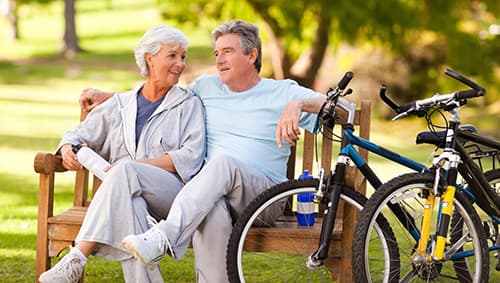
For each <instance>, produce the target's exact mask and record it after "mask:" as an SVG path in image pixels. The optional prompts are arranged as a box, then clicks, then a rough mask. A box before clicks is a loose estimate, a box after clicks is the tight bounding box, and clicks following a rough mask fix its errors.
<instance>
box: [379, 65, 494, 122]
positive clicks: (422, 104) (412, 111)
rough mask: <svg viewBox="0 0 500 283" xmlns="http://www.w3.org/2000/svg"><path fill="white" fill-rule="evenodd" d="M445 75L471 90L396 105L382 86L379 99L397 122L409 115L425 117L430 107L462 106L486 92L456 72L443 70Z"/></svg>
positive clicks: (448, 69)
mask: <svg viewBox="0 0 500 283" xmlns="http://www.w3.org/2000/svg"><path fill="white" fill-rule="evenodd" d="M445 74H446V75H448V76H450V77H452V78H454V79H456V80H458V81H460V82H462V83H463V84H465V85H467V86H469V87H471V88H472V89H467V90H461V91H456V92H454V93H451V94H443V95H440V94H436V95H434V96H433V97H431V98H426V99H422V100H417V101H413V102H410V103H406V104H402V105H398V104H396V103H395V102H394V101H393V100H392V99H391V98H389V97H388V96H387V95H386V91H387V86H386V85H384V84H382V85H381V87H380V98H381V99H382V101H383V102H384V103H385V104H387V105H388V106H389V107H390V108H392V109H393V110H394V111H395V112H396V113H397V114H398V115H396V117H394V120H397V119H400V118H403V117H406V116H409V115H417V116H423V115H425V113H426V111H427V109H428V108H429V107H430V106H432V105H437V104H442V103H445V104H446V103H452V102H461V104H463V103H464V102H465V100H466V99H467V98H474V97H480V96H484V95H485V94H486V90H485V89H484V88H483V87H482V86H480V85H479V84H477V83H476V82H474V81H472V80H470V79H469V78H467V77H465V76H464V75H462V74H460V73H458V72H457V71H454V70H452V69H450V68H447V69H446V70H445Z"/></svg>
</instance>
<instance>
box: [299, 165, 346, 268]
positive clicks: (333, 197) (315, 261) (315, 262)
mask: <svg viewBox="0 0 500 283" xmlns="http://www.w3.org/2000/svg"><path fill="white" fill-rule="evenodd" d="M347 160H348V157H347V156H344V155H340V156H339V157H338V161H337V164H336V165H335V171H334V172H335V173H332V172H331V171H330V174H329V175H328V179H327V183H326V188H327V190H328V192H329V195H328V196H329V200H328V204H327V206H326V208H325V210H324V215H323V223H322V224H321V234H320V240H319V244H318V249H317V250H316V251H315V252H313V253H312V254H311V255H310V256H309V259H308V261H307V267H308V268H311V269H313V268H316V267H318V266H321V265H323V262H324V261H325V259H326V258H327V257H328V251H329V249H330V241H331V238H332V234H333V228H334V226H335V218H336V216H337V208H338V205H339V198H340V192H341V189H342V186H343V185H344V175H345V167H346V166H347Z"/></svg>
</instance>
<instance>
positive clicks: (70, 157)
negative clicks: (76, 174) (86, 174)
mask: <svg viewBox="0 0 500 283" xmlns="http://www.w3.org/2000/svg"><path fill="white" fill-rule="evenodd" d="M59 152H60V153H61V157H62V164H63V166H64V168H66V169H68V170H74V171H76V170H80V169H82V164H80V162H78V158H77V157H76V154H75V153H74V152H73V150H72V148H71V144H65V145H63V146H62V147H61V149H60V150H59Z"/></svg>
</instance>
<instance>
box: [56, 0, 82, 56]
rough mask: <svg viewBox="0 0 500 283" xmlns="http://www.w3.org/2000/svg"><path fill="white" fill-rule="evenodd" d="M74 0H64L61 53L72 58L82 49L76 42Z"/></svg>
mask: <svg viewBox="0 0 500 283" xmlns="http://www.w3.org/2000/svg"><path fill="white" fill-rule="evenodd" d="M75 13H76V12H75V0H64V24H65V25H64V36H63V46H62V49H61V53H62V54H63V55H64V56H65V57H67V58H73V57H74V56H75V54H76V53H78V52H81V51H82V49H81V48H80V45H79V44H78V36H77V34H76V23H75Z"/></svg>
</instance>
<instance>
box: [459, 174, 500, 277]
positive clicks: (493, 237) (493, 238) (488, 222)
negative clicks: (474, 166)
mask: <svg viewBox="0 0 500 283" xmlns="http://www.w3.org/2000/svg"><path fill="white" fill-rule="evenodd" d="M484 175H485V177H486V179H487V180H488V183H490V185H491V186H492V188H493V189H494V190H495V192H496V193H497V194H498V195H500V169H492V170H489V171H487V172H485V173H484ZM474 208H475V209H476V211H478V212H479V216H480V218H481V221H482V223H483V227H484V231H485V232H486V237H487V239H488V240H489V241H488V242H487V243H491V244H492V245H497V246H499V245H500V239H499V237H498V224H496V222H495V221H494V220H492V219H491V216H490V215H488V214H487V213H484V212H482V211H481V209H480V208H479V207H477V206H476V205H474ZM451 221H452V227H461V225H462V222H463V220H462V218H461V216H460V215H459V214H458V213H454V214H453V216H452V220H451ZM459 232H460V230H459V229H458V230H457V231H456V232H455V233H454V234H452V237H451V240H452V243H454V242H455V241H457V240H458V239H460V237H461V236H462V235H461V233H459ZM499 257H500V256H499V253H498V251H495V252H492V253H490V255H489V261H490V267H489V270H490V274H489V277H490V280H492V282H498V278H492V277H494V276H497V274H496V273H495V270H497V271H498V270H499V269H500V263H499ZM454 264H455V271H456V273H457V276H458V277H459V278H461V279H462V282H466V281H467V280H469V281H470V279H471V272H470V271H469V267H468V264H467V262H466V261H465V260H464V259H462V260H457V261H455V263H454ZM497 277H498V276H497Z"/></svg>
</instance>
